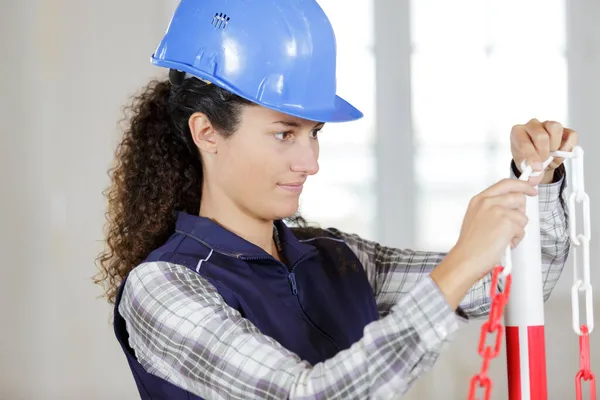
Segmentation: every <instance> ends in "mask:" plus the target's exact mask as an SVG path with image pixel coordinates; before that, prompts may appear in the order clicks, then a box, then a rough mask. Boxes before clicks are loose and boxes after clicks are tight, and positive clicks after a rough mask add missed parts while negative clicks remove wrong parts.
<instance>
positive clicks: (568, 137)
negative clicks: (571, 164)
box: [550, 128, 579, 169]
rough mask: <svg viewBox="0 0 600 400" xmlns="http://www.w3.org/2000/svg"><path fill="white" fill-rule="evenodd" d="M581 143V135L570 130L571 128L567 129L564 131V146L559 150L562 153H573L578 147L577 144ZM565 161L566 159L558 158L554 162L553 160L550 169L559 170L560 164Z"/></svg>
mask: <svg viewBox="0 0 600 400" xmlns="http://www.w3.org/2000/svg"><path fill="white" fill-rule="evenodd" d="M578 143H579V134H578V133H577V132H576V131H574V130H573V129H569V128H565V129H563V135H562V144H561V145H560V147H559V148H558V150H560V151H573V149H574V148H575V146H577V144H578ZM563 161H564V158H561V157H557V158H555V159H554V160H552V163H551V164H550V168H553V169H555V168H558V166H559V165H560V164H562V163H563Z"/></svg>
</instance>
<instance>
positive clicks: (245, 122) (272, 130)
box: [206, 106, 323, 220]
mask: <svg viewBox="0 0 600 400" xmlns="http://www.w3.org/2000/svg"><path fill="white" fill-rule="evenodd" d="M322 127H323V124H322V123H318V122H315V121H308V120H304V119H301V118H297V117H291V116H289V115H286V114H283V113H280V112H277V111H273V110H270V109H267V108H265V107H261V106H245V107H243V111H242V113H241V117H240V124H239V126H238V130H237V131H236V132H235V133H234V134H233V135H232V136H231V137H229V138H227V139H225V138H223V137H221V136H218V137H217V138H216V148H217V151H216V152H215V154H213V155H212V157H211V158H212V160H211V164H212V165H211V171H207V172H208V173H209V174H210V175H211V176H210V177H207V178H209V180H208V182H207V184H208V185H207V187H206V190H209V191H210V190H218V192H219V193H220V195H221V196H222V195H224V196H225V197H226V198H227V200H228V201H227V203H233V204H235V205H237V206H238V207H239V208H240V210H241V211H242V212H244V213H247V214H249V215H251V216H253V217H258V218H260V219H265V220H274V219H282V218H286V217H289V216H291V215H293V214H294V213H296V211H297V210H298V206H299V197H300V194H301V193H302V187H303V184H304V183H305V181H306V179H307V178H308V176H309V175H314V174H316V173H317V172H318V170H319V164H318V158H319V141H318V139H317V132H318V131H319V130H320V129H322ZM211 186H212V187H211ZM211 197H213V196H211Z"/></svg>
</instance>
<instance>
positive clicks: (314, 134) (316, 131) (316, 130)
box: [311, 129, 321, 139]
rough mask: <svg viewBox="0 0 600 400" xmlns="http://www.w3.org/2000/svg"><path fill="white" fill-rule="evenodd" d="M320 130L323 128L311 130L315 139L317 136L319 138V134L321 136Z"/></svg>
mask: <svg viewBox="0 0 600 400" xmlns="http://www.w3.org/2000/svg"><path fill="white" fill-rule="evenodd" d="M320 131H321V129H315V130H313V131H312V132H311V137H312V138H313V139H316V138H317V136H319V132H320Z"/></svg>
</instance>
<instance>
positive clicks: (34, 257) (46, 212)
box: [0, 0, 600, 400]
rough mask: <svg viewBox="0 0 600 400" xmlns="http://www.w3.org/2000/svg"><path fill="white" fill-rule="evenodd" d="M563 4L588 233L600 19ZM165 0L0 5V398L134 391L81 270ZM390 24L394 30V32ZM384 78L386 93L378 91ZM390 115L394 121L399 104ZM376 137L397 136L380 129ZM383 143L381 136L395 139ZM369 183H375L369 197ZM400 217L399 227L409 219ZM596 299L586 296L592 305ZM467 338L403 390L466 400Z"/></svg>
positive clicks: (562, 304)
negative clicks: (123, 116)
mask: <svg viewBox="0 0 600 400" xmlns="http://www.w3.org/2000/svg"><path fill="white" fill-rule="evenodd" d="M377 1H378V2H379V1H380V0H377ZM568 3H569V7H570V20H569V22H570V27H569V33H570V35H571V36H570V39H569V42H570V44H571V45H572V47H571V49H570V51H571V52H570V58H571V60H573V64H572V65H571V67H570V84H571V89H570V105H571V110H570V112H571V120H570V125H571V126H573V127H575V128H576V129H578V130H579V131H580V132H581V134H582V139H581V142H582V144H583V146H584V148H585V150H586V152H587V154H588V158H587V165H586V168H587V177H588V180H587V182H586V188H587V191H588V193H589V194H590V196H591V197H592V199H594V200H593V203H592V213H593V214H592V218H593V225H592V227H593V229H595V227H598V226H600V224H598V222H600V221H599V218H600V217H599V216H598V215H600V213H596V212H594V210H595V209H598V205H599V204H600V202H599V201H598V200H596V199H600V182H599V181H597V180H594V178H593V174H592V173H591V171H592V170H593V168H594V167H597V166H598V165H597V163H598V161H596V160H598V159H599V158H598V157H596V152H598V151H600V137H598V135H597V132H596V130H597V123H596V121H595V120H594V118H595V116H596V115H597V112H596V109H597V108H598V106H600V98H599V96H600V94H599V93H600V82H599V81H598V79H597V76H596V71H600V60H599V59H598V48H599V47H598V44H600V43H599V41H600V28H598V27H597V23H596V21H598V20H599V19H600V9H599V6H598V5H597V4H596V3H595V2H594V0H573V1H569V2H568ZM173 4H174V1H172V0H170V1H169V2H168V3H167V4H166V5H165V3H164V2H162V1H155V2H149V1H141V0H128V1H116V0H112V1H103V2H99V1H93V2H92V1H75V0H53V1H52V2H50V1H44V0H28V1H10V2H9V1H4V2H2V3H1V4H0V24H1V25H0V26H2V32H3V34H2V36H1V40H0V54H1V55H2V64H1V66H0V68H1V72H2V73H1V74H0V82H1V85H0V88H2V92H1V96H0V113H1V114H0V121H2V122H1V125H0V126H1V127H2V131H1V132H0V149H1V151H2V153H1V157H0V177H1V179H2V184H3V185H2V187H3V190H2V192H1V193H2V196H1V197H0V198H1V205H2V207H0V212H1V221H2V225H1V228H0V232H1V234H2V236H1V239H2V240H1V241H0V246H2V247H0V251H1V252H2V253H1V254H2V255H3V259H4V263H3V267H2V268H1V269H0V300H1V302H0V304H2V316H3V324H2V329H1V330H0V332H1V333H0V338H1V339H2V340H1V341H0V399H9V400H19V399H45V400H46V399H47V400H53V399H65V400H66V399H81V398H85V399H89V400H93V399H102V400H104V399H116V398H118V399H125V398H136V396H137V392H136V390H135V387H134V383H133V379H132V377H131V374H130V372H129V369H128V367H127V365H126V362H125V359H124V357H123V356H122V354H121V350H120V349H119V348H118V345H117V342H116V340H115V339H114V336H113V334H112V327H111V325H110V324H109V320H108V318H109V315H110V312H111V310H110V308H109V307H108V306H107V305H106V303H105V302H104V301H102V300H98V299H96V296H98V295H99V294H100V292H99V289H98V288H97V287H95V286H94V285H93V284H92V281H91V276H92V275H93V274H94V273H95V266H94V264H93V260H94V257H95V256H96V254H97V253H98V251H99V250H100V248H101V244H100V240H101V239H102V230H101V229H102V224H103V221H104V216H103V213H104V207H105V202H104V198H103V197H102V195H101V193H100V192H101V190H103V189H104V187H105V186H106V185H107V184H108V180H107V177H106V169H107V167H108V164H109V163H110V160H111V158H112V151H113V148H114V145H115V142H116V134H117V130H116V123H117V121H118V119H119V117H120V114H119V111H120V107H121V106H122V105H123V103H124V101H125V99H126V98H127V96H129V95H130V94H131V93H133V91H135V90H136V89H137V88H138V86H139V85H141V84H143V83H144V82H146V81H147V80H148V78H149V77H151V76H153V75H155V74H156V73H157V70H156V69H153V68H152V67H151V66H150V64H149V61H148V59H149V56H150V54H151V53H152V51H153V50H154V47H155V46H156V44H157V43H158V40H159V39H160V36H161V34H162V32H163V30H164V28H165V26H166V25H165V24H166V23H167V21H168V13H169V11H168V10H169V9H170V7H172V5H173ZM379 4H381V5H380V6H379V9H378V11H377V13H376V15H379V16H380V17H382V16H385V14H386V12H385V11H386V8H385V7H389V9H388V10H387V11H388V15H392V12H393V10H399V8H397V7H398V6H397V4H398V3H397V2H394V1H391V0H385V1H384V0H381V3H379ZM165 9H167V11H165ZM378 29H381V26H378ZM394 29H395V30H396V33H397V34H399V35H402V33H401V32H399V31H400V29H399V28H398V27H396V28H394ZM383 33H385V32H383ZM380 34H382V32H380ZM379 46H380V47H382V48H379V49H377V51H378V54H386V53H388V54H390V53H389V52H393V51H394V48H395V47H394V46H403V45H402V44H398V43H397V42H395V41H394V40H387V41H381V42H379ZM386 46H387V47H386ZM387 61H389V62H391V63H392V64H387V65H384V64H380V66H379V67H378V74H379V76H378V82H379V83H378V84H379V85H383V86H381V87H380V88H381V90H380V92H379V93H378V102H380V103H381V104H383V105H385V104H386V103H387V104H399V108H401V109H402V108H403V107H404V106H408V104H407V101H406V99H407V94H406V92H402V90H404V89H406V86H405V85H406V83H407V81H406V75H405V74H406V73H407V70H406V64H405V63H406V61H405V60H403V59H402V58H401V57H398V56H397V55H396V56H391V57H389V58H388V59H387ZM382 62H383V61H382ZM394 66H398V67H399V68H401V69H395V68H394ZM388 73H389V74H395V75H394V78H393V79H392V78H390V79H392V82H394V84H396V85H399V86H398V87H396V88H391V85H389V81H388V80H387V79H386V75H385V74H388ZM385 87H388V88H389V89H386V90H383V89H385ZM390 101H392V103H390ZM396 110H397V109H396ZM389 113H392V111H390V110H388V111H386V109H385V108H383V106H382V109H381V112H380V114H379V115H378V118H381V119H382V120H381V121H380V122H381V126H393V123H394V121H393V120H385V118H386V117H385V116H386V115H388V116H389V115H391V114H389ZM394 115H395V117H396V118H397V117H401V116H404V115H408V112H405V114H399V113H396V114H394ZM386 124H387V125H386ZM403 126H404V128H403V129H406V130H407V131H408V130H409V127H410V124H409V122H406V121H405V122H404V125H403ZM388 134H390V135H396V134H397V132H392V131H390V132H389V133H387V132H385V131H384V133H382V135H388ZM397 138H398V137H397V136H396V139H397ZM385 140H386V143H388V141H390V142H389V143H392V142H391V141H393V140H395V139H394V138H392V137H387V138H385ZM396 145H398V144H396ZM384 147H385V146H382V147H381V148H384ZM382 160H383V161H380V167H381V166H385V165H388V166H391V165H392V164H391V163H393V162H401V160H400V161H399V160H396V161H394V160H393V157H392V154H387V156H385V157H384V158H382ZM386 160H388V161H387V162H389V164H386ZM396 171H398V169H396ZM399 175H401V174H395V173H394V175H393V176H389V178H390V179H392V178H394V177H397V176H399ZM389 182H390V181H389V180H387V181H386V180H382V183H381V185H388V187H389ZM399 183H402V182H399ZM383 190H384V188H383V187H380V193H381V192H382V191H383ZM398 197H399V196H398ZM408 204H409V205H410V203H408ZM397 206H398V203H392V202H382V203H380V204H379V207H381V211H382V214H384V213H385V210H386V208H389V209H392V208H393V209H394V210H396V211H397V210H398V209H397ZM397 217H398V218H399V219H402V218H409V217H410V215H405V216H403V215H400V214H399V215H398V216H397ZM407 221H408V225H409V226H410V225H411V224H412V222H411V221H410V220H407ZM382 222H384V221H382ZM395 225H396V226H398V224H397V223H396V224H395ZM382 227H383V228H382V229H381V230H380V231H379V232H380V235H382V236H381V237H382V239H383V240H384V241H389V242H394V241H401V242H408V241H409V240H410V237H411V232H410V231H409V230H403V231H400V232H394V231H393V228H394V227H392V226H389V225H385V226H384V225H382ZM594 232H595V231H594ZM597 237H598V235H596V234H594V235H593V239H592V249H593V252H592V259H593V260H598V257H600V254H599V252H598V248H599V246H598V240H597ZM597 270H598V269H597V268H593V272H592V273H593V275H594V284H595V285H596V287H600V278H599V277H600V273H596V272H597ZM570 273H571V270H570V269H569V270H567V271H566V272H565V275H564V277H563V279H562V281H561V284H560V287H559V288H558V290H557V294H558V295H556V296H554V297H553V298H552V299H551V300H550V302H549V303H548V308H547V315H548V324H547V329H546V334H547V343H548V347H547V356H548V371H549V372H548V377H549V387H550V389H551V393H552V395H551V396H550V398H551V399H567V398H573V397H574V394H573V393H574V392H573V390H574V388H573V377H574V375H575V373H576V372H577V362H578V358H577V353H576V348H577V338H576V337H575V335H574V333H573V332H572V330H571V328H570V326H571V325H570V324H571V322H570V321H571V311H570V300H569V298H568V297H567V294H568V290H569V287H570V279H571V275H570ZM596 293H600V292H599V291H596ZM596 297H597V298H600V295H597V296H596ZM599 306H600V304H599V303H597V306H596V310H598V309H600V307H599ZM596 315H597V313H596ZM596 332H597V331H595V333H596ZM478 333H479V324H478V323H475V324H473V325H472V326H470V327H468V328H467V329H465V330H464V331H463V332H462V333H461V334H460V336H459V337H458V338H457V340H456V341H455V342H454V343H453V344H452V345H451V347H450V348H449V350H448V352H447V353H446V354H445V355H444V356H443V357H442V358H441V360H440V362H439V364H438V365H437V367H436V368H435V370H434V371H433V372H432V373H429V374H427V375H426V376H425V377H423V379H422V380H421V381H420V382H419V383H418V384H417V385H416V387H415V388H414V389H413V390H412V391H411V393H410V394H409V396H407V397H406V398H408V399H427V398H432V399H438V398H451V399H460V398H466V391H467V389H468V381H469V379H470V377H471V376H472V374H473V373H474V372H475V371H476V370H477V369H478V368H479V365H480V360H479V357H478V356H477V354H476V350H475V343H476V339H477V337H478V336H477V335H478ZM597 337H598V336H597V335H593V336H592V347H595V343H598V340H599V339H597ZM596 348H597V346H596ZM560 355H565V357H566V361H561V362H558V361H557V359H558V356H560ZM592 367H593V368H595V371H596V373H600V351H597V350H596V351H593V360H592ZM504 368H505V361H504V353H503V354H502V355H501V356H500V357H499V358H498V359H497V360H496V362H494V363H493V366H492V373H493V377H494V382H497V383H496V384H495V385H494V387H495V395H494V398H497V399H500V398H505V397H504V396H505V395H504V393H505V388H506V385H505V380H504V378H503V376H504V373H505V369H504Z"/></svg>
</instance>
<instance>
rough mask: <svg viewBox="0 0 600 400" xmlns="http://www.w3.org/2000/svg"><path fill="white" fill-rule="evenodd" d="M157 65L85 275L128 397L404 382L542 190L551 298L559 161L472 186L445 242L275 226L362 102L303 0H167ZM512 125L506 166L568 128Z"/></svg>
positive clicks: (325, 27) (397, 388)
mask: <svg viewBox="0 0 600 400" xmlns="http://www.w3.org/2000/svg"><path fill="white" fill-rule="evenodd" d="M266 26H268V27H269V28H270V29H271V31H269V32H267V30H265V27H266ZM152 60H153V62H154V64H156V65H158V66H161V67H164V68H168V69H169V71H170V72H169V79H168V80H164V81H156V82H151V83H150V85H149V86H148V87H147V88H146V89H145V90H144V91H143V92H142V93H141V94H140V95H139V97H137V98H136V100H135V101H134V103H133V106H132V108H131V112H132V115H131V119H130V121H129V122H130V124H129V126H128V128H127V130H126V132H125V136H124V138H123V141H122V143H121V144H120V146H119V148H118V151H117V165H116V167H115V169H114V170H113V174H112V178H113V184H112V187H111V189H110V192H109V207H110V210H109V211H110V212H109V217H110V218H109V226H108V228H109V229H108V240H107V241H108V248H109V249H108V251H107V252H105V253H104V254H102V255H101V256H100V263H101V275H100V276H99V278H98V282H101V281H103V282H104V283H106V284H107V286H108V290H107V296H108V298H109V300H110V301H111V302H113V303H115V332H116V335H117V338H118V340H119V342H120V343H121V345H122V347H123V351H124V352H125V354H126V357H127V359H128V362H129V364H130V367H131V370H132V372H133V375H134V378H135V380H136V383H137V386H138V389H139V392H140V395H141V397H142V398H145V399H184V398H185V399H190V398H193V399H198V398H205V399H224V398H236V399H287V398H290V399H297V398H302V399H308V398H310V399H312V398H327V399H338V398H339V399H342V398H343V399H364V398H392V397H394V396H396V397H399V396H401V395H402V394H403V393H405V392H406V391H407V390H408V389H409V388H410V386H411V384H412V383H413V382H414V380H415V379H416V378H418V377H419V376H420V375H421V374H422V373H423V372H424V371H426V370H428V369H429V368H431V367H432V365H433V364H434V362H435V360H436V359H437V357H438V354H439V353H440V351H441V350H442V347H443V345H444V344H445V343H447V342H448V341H449V340H450V339H451V337H452V334H453V333H454V332H455V331H456V330H457V329H458V326H459V321H460V320H461V319H462V320H464V319H469V318H476V317H481V316H484V315H486V313H487V312H488V311H489V305H490V299H489V298H488V294H489V284H490V271H491V269H492V268H493V267H494V266H495V263H497V262H498V261H499V260H500V259H501V257H502V255H503V251H504V249H505V248H506V246H508V245H512V246H516V245H517V244H518V243H519V241H520V239H521V238H522V237H523V234H524V227H525V225H526V223H527V218H526V216H525V214H524V205H525V197H526V196H533V195H536V194H539V201H540V205H541V213H540V224H541V234H542V261H543V269H544V271H543V272H544V293H545V297H546V298H547V297H548V296H549V294H550V292H551V291H552V289H553V287H554V285H555V284H556V281H557V279H558V277H559V275H560V273H561V271H562V269H563V266H564V263H565V260H566V258H567V254H568V248H569V238H568V234H567V232H566V228H565V226H566V225H565V221H566V219H565V210H564V204H562V203H561V200H560V199H561V191H562V189H563V186H564V185H563V182H564V167H562V165H561V161H562V160H556V161H555V162H554V163H553V164H552V165H550V166H549V168H548V170H547V171H546V172H545V173H543V174H540V177H539V178H535V179H532V180H531V181H529V182H523V181H520V180H517V179H506V180H502V181H501V182H498V183H497V184H495V185H493V186H491V187H490V188H488V189H486V190H485V191H483V192H482V193H480V194H478V195H477V196H475V197H474V198H473V201H471V203H470V204H469V207H468V209H467V212H466V215H465V218H464V222H463V226H462V230H461V233H460V237H459V238H458V240H457V242H456V245H455V246H454V247H453V248H452V249H451V250H450V251H449V252H448V253H447V254H440V253H431V252H421V251H413V250H402V249H393V248H388V247H384V246H381V245H379V244H377V243H374V242H371V241H367V240H365V239H362V238H360V237H358V236H356V235H353V234H348V233H343V232H340V231H338V230H336V229H327V230H326V229H319V228H310V227H306V226H305V227H300V228H294V229H291V228H289V227H288V226H286V224H284V223H283V222H282V221H283V220H286V219H290V220H292V219H294V218H293V217H294V215H295V213H296V212H297V209H298V199H299V196H300V193H301V191H302V186H303V184H304V183H305V181H306V180H307V178H308V177H309V176H311V175H314V174H316V173H317V171H318V161H317V160H318V152H319V145H318V139H317V137H318V132H319V131H320V130H321V129H322V127H323V125H324V123H326V122H343V121H351V120H355V119H357V118H360V117H361V115H362V114H361V113H360V112H359V111H358V110H357V109H355V108H354V107H353V106H352V105H350V104H349V103H347V102H346V101H344V100H342V99H341V98H339V97H338V96H336V94H335V68H336V62H335V37H334V34H333V31H332V29H331V26H330V24H329V21H328V20H327V17H326V16H325V14H324V13H323V11H322V10H321V9H320V8H319V6H318V5H317V3H316V2H313V1H299V0H288V1H286V2H274V1H267V0H253V1H249V0H245V1H242V0H229V1H224V0H220V1H216V0H204V1H202V2H198V1H194V0H182V1H181V3H180V5H179V7H178V8H177V10H176V12H175V15H174V17H173V19H172V21H171V24H170V25H169V28H168V30H167V32H166V34H165V36H164V38H163V40H162V42H161V43H160V45H159V47H158V49H157V50H156V52H155V54H154V56H153V58H152ZM511 138H512V154H513V158H514V163H513V168H512V172H514V174H515V175H518V174H519V171H518V169H517V168H516V165H520V164H521V162H522V161H527V162H529V163H533V167H534V169H535V170H536V171H541V167H540V166H539V165H538V164H539V161H540V160H543V159H545V158H546V157H547V156H548V153H549V151H550V150H556V149H559V148H560V149H562V150H570V149H572V148H573V146H574V145H575V144H576V142H577V136H576V134H575V133H574V132H572V131H570V130H568V129H563V127H562V126H561V125H560V124H558V123H550V122H548V123H540V122H538V121H537V120H532V121H530V122H529V123H527V124H526V125H518V126H515V128H514V129H513V131H512V132H511ZM457 173H458V172H457ZM538 184H539V186H537V185H538ZM295 220H296V221H301V220H300V219H298V218H296V219H295ZM474 351H475V349H474Z"/></svg>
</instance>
